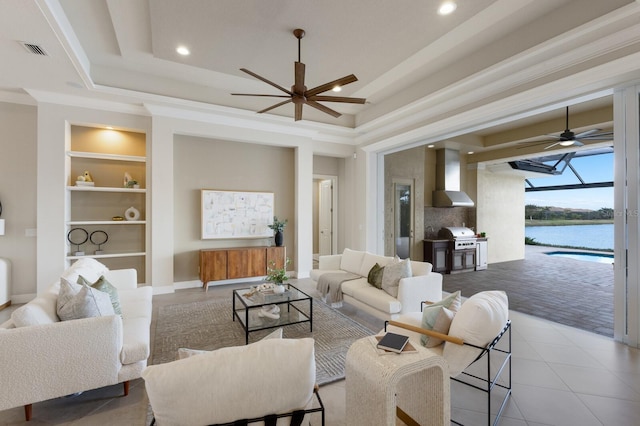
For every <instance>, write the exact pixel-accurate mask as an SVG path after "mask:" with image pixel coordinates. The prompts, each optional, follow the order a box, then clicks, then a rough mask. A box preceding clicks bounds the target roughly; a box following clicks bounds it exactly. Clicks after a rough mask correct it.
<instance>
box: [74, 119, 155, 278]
mask: <svg viewBox="0 0 640 426" xmlns="http://www.w3.org/2000/svg"><path fill="white" fill-rule="evenodd" d="M70 147H71V149H70V150H68V151H67V158H68V160H67V176H68V181H67V186H66V194H67V195H66V206H67V211H66V220H65V225H66V229H67V235H68V234H69V232H70V231H72V230H76V229H77V228H81V229H82V230H84V231H86V234H84V232H83V231H81V230H77V231H75V232H76V234H78V235H79V236H80V238H79V239H83V235H89V236H92V237H93V236H94V235H95V237H94V238H93V239H94V240H95V241H97V242H100V241H102V240H103V239H104V238H105V234H106V236H107V241H106V242H105V243H103V244H97V243H94V242H93V241H91V239H90V240H88V241H87V242H85V243H84V244H82V245H80V246H79V247H78V246H76V245H75V244H72V243H70V242H69V241H66V245H67V256H66V259H67V261H69V262H73V261H75V260H77V259H81V258H83V257H92V258H95V259H100V260H101V261H102V262H104V263H105V264H106V265H107V266H108V267H109V268H113V269H119V268H126V267H134V268H136V269H138V276H139V279H142V280H144V276H145V271H144V268H145V260H144V258H145V256H146V232H147V229H146V225H147V221H146V205H147V198H146V197H147V189H146V185H145V182H146V156H145V155H138V154H140V153H143V154H144V153H145V151H146V137H145V135H144V134H140V133H132V132H120V131H113V130H109V131H107V130H105V129H100V128H92V127H83V126H71V146H70ZM85 171H88V172H89V173H90V174H91V176H92V179H93V182H94V186H85V185H82V184H79V183H76V180H77V178H78V176H81V175H83V174H84V172H85ZM125 173H128V174H130V175H131V176H132V178H133V179H135V180H136V181H138V185H139V188H129V187H125V184H124V175H125ZM130 208H134V209H136V210H137V211H138V212H139V213H140V217H139V218H138V217H136V218H135V220H127V219H129V218H128V217H127V214H126V212H127V210H128V209H130ZM115 217H120V218H122V219H121V220H114V218H115ZM72 239H73V238H72ZM76 252H84V254H83V255H77V254H76Z"/></svg>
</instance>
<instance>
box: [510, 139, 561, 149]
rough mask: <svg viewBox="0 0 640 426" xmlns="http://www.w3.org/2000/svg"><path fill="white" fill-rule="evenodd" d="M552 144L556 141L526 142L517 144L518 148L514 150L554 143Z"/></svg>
mask: <svg viewBox="0 0 640 426" xmlns="http://www.w3.org/2000/svg"><path fill="white" fill-rule="evenodd" d="M554 142H556V141H528V142H518V146H517V147H516V149H522V148H528V147H530V146H538V145H545V144H549V143H554Z"/></svg>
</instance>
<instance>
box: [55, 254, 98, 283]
mask: <svg viewBox="0 0 640 426" xmlns="http://www.w3.org/2000/svg"><path fill="white" fill-rule="evenodd" d="M108 271H109V268H107V267H106V266H105V265H103V264H102V263H100V262H98V261H97V260H95V259H93V258H91V257H85V258H82V259H78V260H76V261H75V262H74V263H73V264H72V265H71V266H69V267H68V268H67V269H66V270H65V271H64V272H63V273H62V278H65V279H66V280H68V281H69V282H72V283H75V282H77V281H78V277H79V276H80V275H82V276H83V277H85V278H86V279H88V280H89V281H91V282H95V281H97V280H98V278H100V276H101V275H104V274H106V273H107V272H108Z"/></svg>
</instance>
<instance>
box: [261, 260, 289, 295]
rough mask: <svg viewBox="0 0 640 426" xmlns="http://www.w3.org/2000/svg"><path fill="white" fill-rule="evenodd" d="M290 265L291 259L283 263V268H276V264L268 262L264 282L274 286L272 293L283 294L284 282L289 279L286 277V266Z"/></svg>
mask: <svg viewBox="0 0 640 426" xmlns="http://www.w3.org/2000/svg"><path fill="white" fill-rule="evenodd" d="M289 263H291V259H289V258H287V259H286V260H285V262H284V266H283V267H282V268H276V262H275V261H273V260H272V261H271V262H269V266H268V267H267V276H266V277H265V278H264V280H265V281H266V282H268V283H273V284H275V285H276V288H275V289H274V292H276V293H282V292H284V282H285V281H287V280H288V279H289V277H288V276H287V266H288V265H289Z"/></svg>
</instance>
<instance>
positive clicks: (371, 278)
mask: <svg viewBox="0 0 640 426" xmlns="http://www.w3.org/2000/svg"><path fill="white" fill-rule="evenodd" d="M383 273H384V266H380V265H378V264H377V263H376V264H375V265H373V267H372V268H371V270H370V271H369V275H367V282H368V283H369V284H371V285H372V286H374V287H376V288H380V289H381V288H382V274H383Z"/></svg>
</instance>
